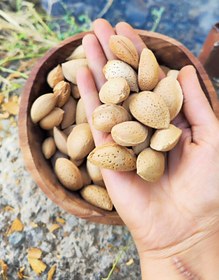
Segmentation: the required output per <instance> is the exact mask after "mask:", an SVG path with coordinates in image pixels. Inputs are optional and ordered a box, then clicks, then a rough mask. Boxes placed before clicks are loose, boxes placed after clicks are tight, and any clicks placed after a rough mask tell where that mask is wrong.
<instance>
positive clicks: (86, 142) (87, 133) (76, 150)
mask: <svg viewBox="0 0 219 280" xmlns="http://www.w3.org/2000/svg"><path fill="white" fill-rule="evenodd" d="M67 147H68V155H69V156H70V157H71V158H72V159H73V160H80V159H83V158H85V157H86V156H87V155H88V154H89V153H90V152H91V151H92V150H93V148H94V140H93V136H92V133H91V130H90V126H89V124H88V123H81V124H78V125H76V126H75V127H74V129H73V130H72V132H71V134H70V135H69V136H68V139H67Z"/></svg>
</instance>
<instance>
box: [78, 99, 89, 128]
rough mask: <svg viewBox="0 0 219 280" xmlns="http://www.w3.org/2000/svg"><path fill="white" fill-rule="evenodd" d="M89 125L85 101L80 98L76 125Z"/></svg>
mask: <svg viewBox="0 0 219 280" xmlns="http://www.w3.org/2000/svg"><path fill="white" fill-rule="evenodd" d="M80 123H87V115H86V111H85V107H84V101H83V100H82V99H81V98H80V99H79V100H78V103H77V107H76V124H80Z"/></svg>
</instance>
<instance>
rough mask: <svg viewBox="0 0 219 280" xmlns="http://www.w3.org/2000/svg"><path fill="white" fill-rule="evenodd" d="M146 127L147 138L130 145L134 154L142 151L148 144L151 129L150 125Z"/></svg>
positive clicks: (151, 132)
mask: <svg viewBox="0 0 219 280" xmlns="http://www.w3.org/2000/svg"><path fill="white" fill-rule="evenodd" d="M147 129H148V135H147V138H146V139H145V141H144V142H142V143H140V144H138V145H136V146H133V147H132V149H133V152H134V153H135V154H136V155H139V154H140V152H142V151H143V150H144V149H146V148H148V147H149V146H150V142H151V137H152V135H153V129H152V128H151V127H148V128H147Z"/></svg>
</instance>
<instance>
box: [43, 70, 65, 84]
mask: <svg viewBox="0 0 219 280" xmlns="http://www.w3.org/2000/svg"><path fill="white" fill-rule="evenodd" d="M63 80H64V76H63V73H62V67H61V65H57V66H56V67H55V68H53V69H52V70H51V71H50V72H49V74H48V76H47V83H48V84H49V86H50V87H51V88H54V86H55V85H56V84H58V83H59V82H61V81H63Z"/></svg>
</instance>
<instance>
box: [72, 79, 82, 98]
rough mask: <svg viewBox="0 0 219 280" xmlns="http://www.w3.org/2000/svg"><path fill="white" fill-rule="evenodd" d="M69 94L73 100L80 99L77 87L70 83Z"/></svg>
mask: <svg viewBox="0 0 219 280" xmlns="http://www.w3.org/2000/svg"><path fill="white" fill-rule="evenodd" d="M71 94H72V96H73V97H74V98H75V99H79V98H80V97H81V95H80V92H79V88H78V86H77V85H74V84H72V83H71Z"/></svg>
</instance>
